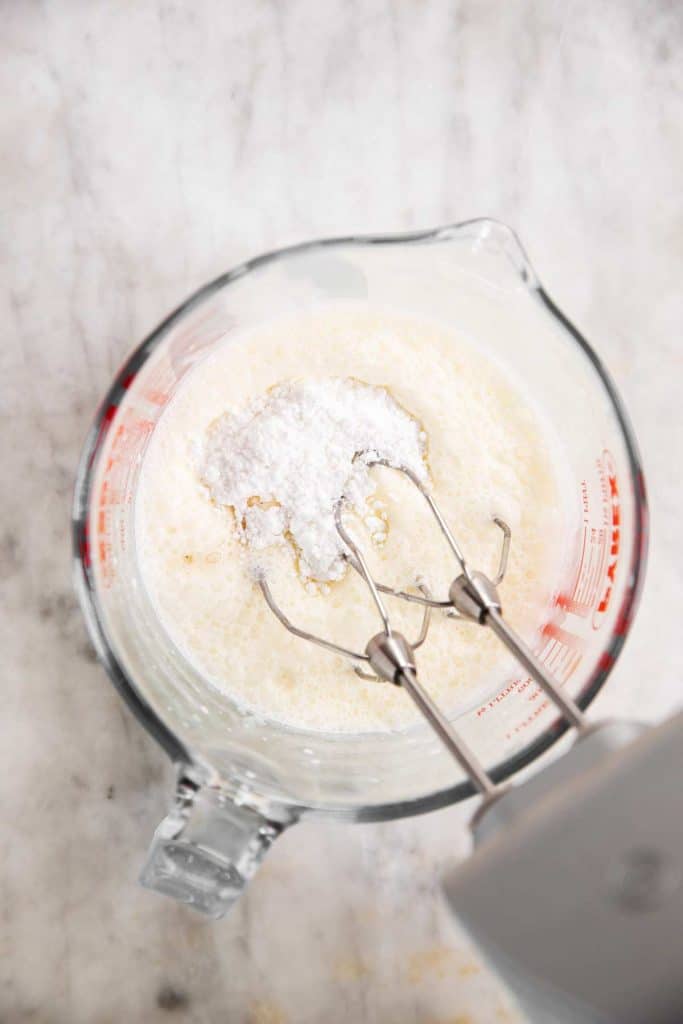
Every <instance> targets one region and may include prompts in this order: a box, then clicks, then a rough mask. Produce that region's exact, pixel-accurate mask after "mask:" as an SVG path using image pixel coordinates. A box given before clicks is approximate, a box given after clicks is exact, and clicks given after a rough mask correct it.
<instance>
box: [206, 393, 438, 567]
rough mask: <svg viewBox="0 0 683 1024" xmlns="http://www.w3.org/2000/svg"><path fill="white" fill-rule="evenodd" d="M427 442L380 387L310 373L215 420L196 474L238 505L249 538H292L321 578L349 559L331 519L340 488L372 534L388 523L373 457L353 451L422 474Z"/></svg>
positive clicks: (222, 499) (252, 543) (221, 498)
mask: <svg viewBox="0 0 683 1024" xmlns="http://www.w3.org/2000/svg"><path fill="white" fill-rule="evenodd" d="M425 451H426V435H425V433H424V431H423V430H422V429H421V427H420V424H419V423H418V422H417V420H415V419H414V418H413V417H412V416H410V415H409V414H408V413H407V412H406V411H405V410H404V409H403V408H402V407H401V406H400V405H399V404H398V402H396V401H395V400H394V398H393V397H392V396H391V394H390V393H389V392H388V391H387V390H385V389H384V388H380V387H372V386H370V385H369V384H363V383H361V382H360V381H355V380H350V379H347V378H339V377H323V378H306V379H303V380H294V381H286V382H285V383H283V384H280V385H278V386H277V387H276V388H273V389H272V390H271V391H269V392H268V394H267V395H264V396H263V397H261V398H258V399H256V400H255V401H253V402H251V403H250V404H249V405H248V406H247V407H246V408H245V409H243V410H241V411H240V412H237V413H226V414H225V415H224V416H221V417H220V419H218V420H216V421H215V422H214V423H213V424H212V426H211V428H210V429H209V431H208V432H207V435H206V438H205V442H204V446H203V451H202V452H201V453H200V476H201V479H202V481H203V483H204V484H206V486H207V487H208V489H209V492H210V494H211V497H212V498H213V500H214V501H215V502H217V503H218V504H219V505H228V506H231V507H232V508H233V509H234V512H235V517H236V520H237V528H238V530H239V531H240V535H241V539H242V540H243V541H244V543H245V544H247V545H248V546H249V547H250V548H251V549H253V550H256V551H258V550H263V549H264V548H267V547H270V546H272V545H274V544H284V543H286V542H287V541H290V542H292V543H293V544H294V546H295V549H296V551H297V553H298V555H299V572H300V573H301V575H302V576H303V577H304V578H308V579H311V578H313V579H316V580H320V581H325V580H334V579H339V578H340V577H341V576H342V575H343V574H344V569H345V563H344V562H343V560H342V557H341V554H342V551H343V543H342V541H341V538H340V537H339V534H338V533H337V529H336V527H335V523H334V509H335V506H336V504H337V502H338V501H339V499H340V497H341V496H342V495H343V496H344V497H345V499H346V501H347V503H348V505H349V507H351V508H352V509H353V510H354V511H355V512H357V514H358V515H359V516H361V517H362V518H363V519H364V520H365V523H366V526H367V527H368V529H369V531H370V534H371V536H372V537H373V539H374V540H375V541H378V542H381V540H382V538H383V535H384V534H385V532H386V516H385V515H384V513H383V510H382V508H381V506H379V504H378V503H377V502H373V500H372V495H373V491H374V489H375V484H374V481H373V480H372V478H371V476H370V473H369V470H368V466H367V464H366V462H365V461H364V460H363V458H357V459H356V460H355V461H354V456H355V455H356V454H357V453H358V452H367V453H369V454H370V455H372V456H373V457H379V458H383V459H387V460H389V461H390V462H392V463H396V464H401V465H404V466H407V467H408V468H410V469H412V470H413V472H414V473H416V474H417V475H418V476H419V477H420V479H422V480H425V479H426V477H427V468H426V462H425ZM368 457H369V455H366V456H365V459H367V458H368Z"/></svg>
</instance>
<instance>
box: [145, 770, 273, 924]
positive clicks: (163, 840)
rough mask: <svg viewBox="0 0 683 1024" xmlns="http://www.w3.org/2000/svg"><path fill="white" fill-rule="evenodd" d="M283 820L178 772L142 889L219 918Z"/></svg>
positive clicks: (235, 896) (148, 862) (151, 849)
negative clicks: (269, 817)
mask: <svg viewBox="0 0 683 1024" xmlns="http://www.w3.org/2000/svg"><path fill="white" fill-rule="evenodd" d="M286 824H288V822H285V823H282V822H274V821H270V820H269V819H268V818H265V817H264V816H263V815H261V814H259V813H258V811H255V810H252V809H251V808H248V807H244V806H241V805H238V804H235V803H234V802H233V801H232V800H231V799H230V798H229V797H228V796H227V795H226V794H225V793H222V792H221V791H220V790H216V789H213V788H211V787H208V786H198V785H197V784H196V783H195V782H193V781H192V780H191V779H189V778H188V777H187V776H185V775H183V774H182V773H181V775H180V778H179V780H178V786H177V789H176V796H175V801H174V804H173V807H172V808H171V810H170V811H169V813H168V814H167V815H166V817H165V818H164V820H163V821H162V822H161V824H160V825H159V826H158V828H157V830H156V832H155V833H154V838H153V839H152V843H151V845H150V848H149V852H148V854H147V860H146V861H145V864H144V866H143V869H142V872H141V874H140V879H139V880H140V884H141V885H143V886H144V887H145V888H146V889H153V890H154V891H155V892H159V893H162V894H163V895H164V896H170V897H171V898H172V899H175V900H179V901H180V902H181V903H187V904H190V905H191V906H192V907H194V909H195V910H198V911H199V912H200V913H202V914H206V915H207V916H208V917H215V918H218V917H223V915H224V914H226V913H227V911H228V910H229V909H230V907H231V906H232V905H233V903H235V902H236V900H237V899H239V897H240V895H241V894H242V892H243V891H244V889H245V887H246V885H247V883H248V882H249V880H250V879H251V878H252V876H253V875H254V873H255V871H256V869H257V868H258V866H259V864H260V863H261V861H262V860H263V857H264V856H265V854H266V853H267V852H268V850H269V849H270V846H271V844H272V843H273V841H274V840H275V839H276V838H277V837H278V835H279V834H280V832H282V830H283V828H285V826H286Z"/></svg>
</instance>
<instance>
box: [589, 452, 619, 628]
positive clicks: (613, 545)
mask: <svg viewBox="0 0 683 1024" xmlns="http://www.w3.org/2000/svg"><path fill="white" fill-rule="evenodd" d="M602 464H603V467H604V470H605V472H606V474H607V482H608V486H609V502H610V508H609V523H610V525H609V542H608V544H607V547H608V549H609V562H608V566H607V577H606V579H605V581H604V583H603V588H602V596H601V598H600V603H599V604H598V606H597V608H596V609H595V611H594V613H593V622H592V625H593V629H594V630H598V629H600V627H601V626H602V624H603V622H604V619H605V615H606V614H607V610H608V608H609V606H610V602H611V600H612V594H613V593H614V582H615V580H616V575H617V565H618V564H619V550H620V547H621V499H620V497H619V482H618V480H617V473H616V466H615V465H614V459H613V458H612V456H611V454H610V453H609V452H608V451H607V450H605V451H604V452H603V453H602Z"/></svg>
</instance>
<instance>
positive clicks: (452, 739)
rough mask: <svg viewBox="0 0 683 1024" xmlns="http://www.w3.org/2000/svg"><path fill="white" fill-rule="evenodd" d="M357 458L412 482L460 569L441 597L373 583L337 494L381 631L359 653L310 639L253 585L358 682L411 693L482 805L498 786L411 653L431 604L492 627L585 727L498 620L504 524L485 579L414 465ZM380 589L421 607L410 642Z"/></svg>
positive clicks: (423, 633) (340, 527) (507, 539)
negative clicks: (493, 567)
mask: <svg viewBox="0 0 683 1024" xmlns="http://www.w3.org/2000/svg"><path fill="white" fill-rule="evenodd" d="M355 457H356V458H363V459H364V460H365V462H366V464H367V465H368V467H369V468H372V467H373V466H377V465H381V466H385V467H387V468H388V469H393V470H396V471H397V472H399V473H402V474H404V475H405V476H406V477H407V478H408V479H409V480H410V481H411V483H412V484H414V486H415V487H417V489H418V490H419V491H420V493H421V494H422V496H423V497H424V499H425V500H426V502H427V504H428V505H429V508H430V509H431V512H432V514H433V516H434V518H435V519H436V521H437V523H438V525H439V529H440V530H441V533H442V534H443V536H444V537H445V539H446V542H447V544H448V546H449V548H450V550H451V552H452V554H453V556H454V558H455V560H456V562H457V565H458V567H459V570H460V572H459V574H458V575H457V576H456V577H455V579H454V580H453V582H452V583H451V585H450V587H449V590H448V597H447V599H442V600H437V599H435V598H434V597H433V595H432V594H431V592H430V590H429V588H428V586H427V584H426V583H425V582H424V580H420V581H418V583H417V585H416V589H417V590H418V591H419V593H412V592H411V591H409V590H400V589H397V588H395V587H391V586H388V585H386V584H384V583H379V582H378V581H377V580H375V579H374V578H373V576H372V574H371V572H370V570H369V568H368V564H367V561H366V559H365V557H364V555H363V553H362V551H361V549H360V548H359V546H358V545H357V544H356V542H355V541H354V540H353V538H352V537H351V536H350V534H349V533H348V531H347V530H346V528H345V526H344V522H343V518H342V516H343V512H344V498H343V497H342V498H341V499H340V501H339V502H338V503H337V505H336V508H335V524H336V527H337V531H338V533H339V536H340V537H341V539H342V540H343V541H344V544H345V545H346V549H347V550H346V552H345V554H344V557H345V558H346V560H347V561H348V563H349V565H350V566H351V567H352V568H353V569H354V570H355V571H356V572H357V573H358V574H359V575H360V576H361V577H362V578H363V580H364V581H365V583H366V584H367V586H368V589H369V590H370V594H371V595H372V599H373V601H374V604H375V606H376V608H377V611H378V612H379V615H380V618H381V620H382V630H381V632H379V633H377V634H375V636H373V637H372V638H371V639H370V640H369V641H368V643H367V645H366V647H365V650H364V651H362V652H360V651H353V650H350V649H349V648H347V647H343V646H341V645H339V644H336V643H333V642H331V641H329V640H325V639H323V638H322V637H319V636H315V635H314V634H313V633H309V632H307V631H306V630H304V629H300V628H299V627H298V626H295V625H294V624H293V623H292V622H290V620H289V619H288V618H287V616H286V615H285V614H284V612H283V611H282V609H281V608H280V607H279V605H278V604H277V602H276V601H275V598H274V597H273V594H272V591H271V589H270V587H269V585H268V581H267V580H266V578H265V576H264V575H263V574H261V576H260V577H259V578H258V580H257V582H258V584H259V586H260V588H261V591H262V593H263V596H264V597H265V599H266V601H267V603H268V606H269V608H270V609H271V611H272V612H273V613H274V614H275V615H276V616H277V618H278V619H279V620H280V622H281V623H282V625H283V626H285V628H286V629H288V630H289V632H290V633H293V634H294V635H295V636H298V637H301V638H302V639H303V640H308V641H310V642H311V643H314V644H317V645H318V646H319V647H323V648H324V649H325V650H328V651H332V652H333V653H335V654H341V655H342V656H343V657H345V658H348V659H349V660H350V661H352V662H353V663H354V666H355V671H356V673H357V674H358V675H359V676H360V677H361V678H363V679H376V680H378V681H379V680H382V681H386V682H389V683H393V684H394V685H396V686H402V687H403V688H404V689H405V690H406V692H407V693H409V694H410V696H411V698H412V699H413V701H414V702H415V704H416V705H417V707H418V708H419V710H420V711H421V713H422V714H423V715H424V717H425V718H426V720H427V721H428V722H429V724H430V726H431V727H432V728H433V729H434V731H435V732H436V733H437V735H438V736H439V738H440V739H441V741H442V742H443V743H444V745H445V746H446V747H447V749H448V750H449V751H450V753H451V754H452V755H453V757H454V758H455V760H456V761H457V762H458V764H459V765H460V766H461V767H462V768H463V769H464V770H465V771H466V772H467V775H468V776H469V778H470V780H471V781H472V783H473V785H474V786H475V787H476V788H477V789H478V790H479V791H480V793H481V794H482V796H483V797H484V800H485V803H488V802H489V801H490V800H491V799H493V798H494V797H495V796H497V795H498V793H499V792H500V791H501V787H499V786H498V785H497V784H496V783H494V782H493V780H492V779H491V777H490V776H489V774H488V773H487V771H486V770H485V768H484V767H483V765H482V764H481V762H480V761H479V759H478V758H477V757H476V755H475V754H474V753H473V751H472V750H470V748H469V747H468V745H467V744H466V743H465V742H464V741H463V739H462V738H461V737H460V736H459V735H458V733H457V732H456V730H455V729H454V728H453V726H452V724H451V723H450V722H449V720H448V719H447V718H446V716H445V715H444V714H443V713H442V712H441V710H440V709H439V708H438V707H437V705H436V704H435V703H434V701H433V700H432V699H431V697H430V696H429V694H428V693H427V691H426V690H425V689H424V687H423V686H422V684H421V683H420V681H419V680H418V675H417V663H416V657H415V651H416V650H417V649H418V648H419V647H420V646H421V645H422V644H423V643H424V641H425V640H426V638H427V634H428V631H429V625H430V617H431V611H432V609H433V608H440V609H442V610H445V611H446V613H447V614H448V615H449V616H450V617H454V618H458V619H465V620H468V621H470V622H474V623H478V624H479V625H482V626H488V627H490V628H491V629H492V630H493V632H494V633H495V634H496V636H497V637H498V638H499V640H501V642H502V643H503V644H504V645H505V646H506V647H507V648H508V650H509V651H510V652H511V653H512V654H513V655H514V657H515V658H516V659H517V661H518V662H519V663H520V665H522V666H523V668H524V669H525V670H526V671H527V672H528V673H529V675H530V676H531V677H532V678H533V679H535V680H536V682H537V683H538V684H539V686H541V688H542V689H543V690H544V692H545V693H546V694H547V695H548V697H549V698H550V699H551V700H552V701H553V702H554V703H555V705H556V706H557V708H558V709H559V711H560V712H561V713H562V715H563V716H564V718H565V719H566V720H567V722H569V724H570V725H572V726H574V727H575V728H576V729H577V730H578V731H579V733H585V732H587V731H589V729H590V726H589V725H588V723H587V721H586V717H585V715H584V714H583V712H582V711H581V709H580V708H579V706H578V705H577V704H576V702H575V701H574V700H573V699H572V698H571V697H569V696H568V695H567V694H564V693H563V692H562V691H561V689H560V688H559V686H558V684H557V683H556V682H555V680H554V679H553V678H552V676H550V675H549V674H548V672H547V671H546V670H545V668H544V667H543V665H542V664H541V663H540V661H539V660H538V658H536V656H535V655H534V654H533V652H532V651H531V650H530V649H529V647H528V646H527V645H526V644H525V643H524V641H523V640H522V639H521V638H520V637H519V636H518V634H517V633H516V632H515V631H514V630H513V629H512V628H511V627H510V626H509V625H508V624H507V622H506V621H505V620H504V619H503V615H502V607H501V600H500V595H499V593H498V585H499V584H500V583H501V582H502V580H503V578H504V576H505V572H506V568H507V562H508V554H509V550H510V543H511V531H510V527H509V526H508V524H507V523H506V522H505V521H504V520H502V519H500V518H499V517H494V519H493V522H494V523H495V524H496V526H497V527H498V528H499V529H500V530H501V532H502V547H501V552H500V560H499V566H498V571H497V573H496V575H495V576H494V578H493V579H491V578H489V577H488V576H486V575H485V574H484V573H483V572H479V571H477V570H472V569H470V567H469V565H468V563H467V561H466V559H465V556H464V554H463V552H462V549H461V548H460V545H459V544H458V542H457V541H456V539H455V537H454V536H453V533H452V532H451V530H450V527H449V526H448V523H447V522H446V520H445V519H444V517H443V515H442V514H441V512H440V510H439V507H438V505H437V504H436V502H435V500H434V498H433V497H432V495H431V494H430V493H429V491H428V490H427V489H426V487H425V486H424V485H423V483H422V482H421V481H420V479H419V478H418V477H417V476H416V475H415V473H413V471H412V470H410V469H408V468H407V467H406V466H402V465H394V464H393V463H390V462H389V461H387V460H386V459H380V458H377V457H373V456H372V453H368V452H358V453H357V454H356V456H355ZM381 594H388V595H390V596H392V597H396V598H399V599H400V600H403V601H409V602H411V603H414V604H419V605H421V606H422V607H423V608H424V615H423V620H422V628H421V630H420V634H419V636H418V638H417V640H416V641H415V642H414V643H410V642H409V641H408V640H407V639H406V637H405V636H404V635H403V634H402V633H399V632H398V631H397V630H395V629H393V628H392V626H391V621H390V618H389V613H388V611H387V608H386V605H385V603H384V601H383V600H382V597H381V596H380V595H381ZM363 665H367V666H369V668H370V669H372V673H370V672H367V671H365V670H364V668H363V667H362V666H363Z"/></svg>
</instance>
